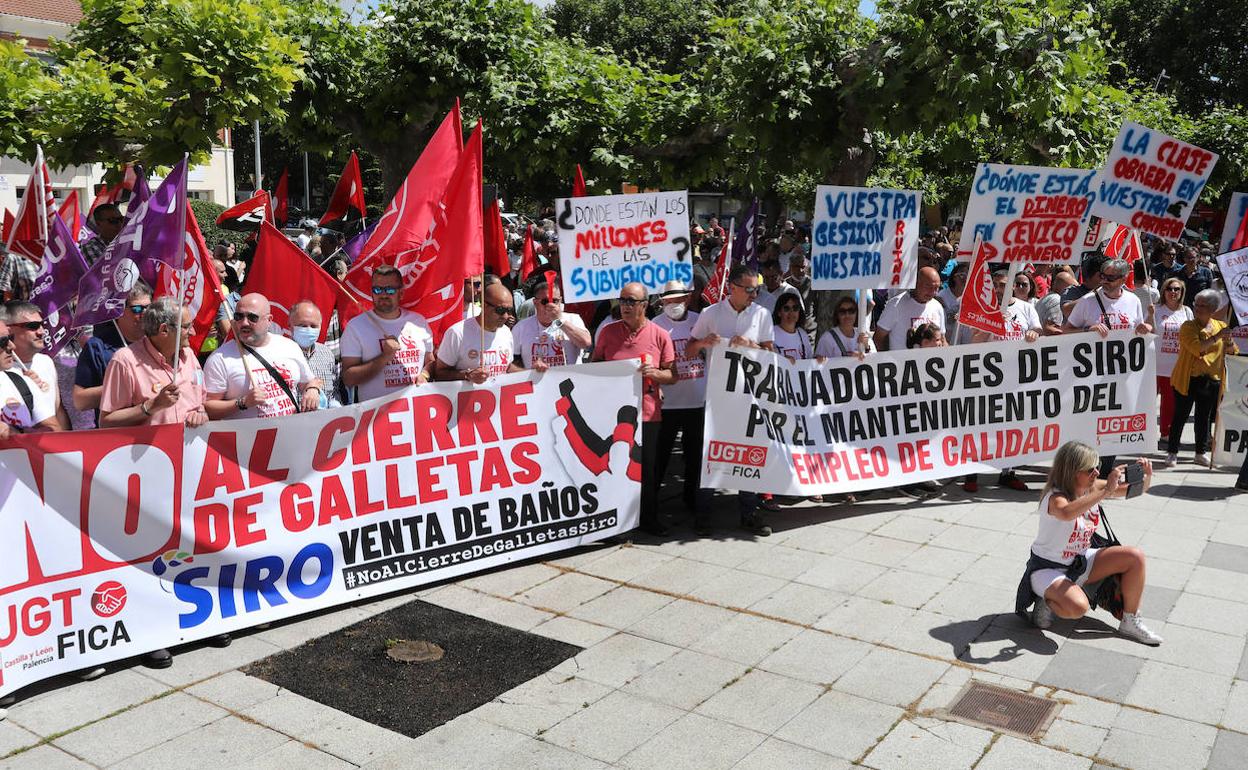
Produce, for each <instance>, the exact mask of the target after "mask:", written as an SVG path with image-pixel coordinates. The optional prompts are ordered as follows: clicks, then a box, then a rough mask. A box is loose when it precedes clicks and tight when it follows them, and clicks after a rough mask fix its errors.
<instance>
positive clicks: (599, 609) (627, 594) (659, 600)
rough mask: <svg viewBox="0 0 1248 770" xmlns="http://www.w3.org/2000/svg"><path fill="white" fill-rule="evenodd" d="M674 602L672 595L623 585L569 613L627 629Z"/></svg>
mask: <svg viewBox="0 0 1248 770" xmlns="http://www.w3.org/2000/svg"><path fill="white" fill-rule="evenodd" d="M672 601H673V600H672V597H670V596H664V595H663V594H656V593H654V592H653V591H643V590H641V589H639V588H628V587H626V586H621V587H619V588H616V589H615V590H612V591H608V592H607V593H605V594H603V595H602V596H599V597H598V598H597V599H593V600H591V601H588V602H586V603H585V604H582V605H581V606H579V607H577V608H575V609H574V610H572V611H571V612H570V613H568V614H570V615H571V616H572V617H574V618H580V619H581V620H588V621H590V622H591V623H598V624H599V625H603V626H610V627H611V628H617V629H618V628H627V627H628V626H630V625H632V624H633V623H636V622H637V621H639V620H641V619H642V618H644V617H646V616H648V615H650V614H652V613H654V612H657V611H658V610H660V609H662V608H663V607H665V606H667V605H668V604H671V603H672Z"/></svg>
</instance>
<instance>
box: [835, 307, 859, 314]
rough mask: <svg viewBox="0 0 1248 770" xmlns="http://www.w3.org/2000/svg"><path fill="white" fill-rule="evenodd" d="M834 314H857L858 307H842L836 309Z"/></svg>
mask: <svg viewBox="0 0 1248 770" xmlns="http://www.w3.org/2000/svg"><path fill="white" fill-rule="evenodd" d="M836 314H837V315H858V308H856V307H843V308H841V309H839V310H837V311H836Z"/></svg>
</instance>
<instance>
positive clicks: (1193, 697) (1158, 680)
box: [1123, 660, 1231, 724]
mask: <svg viewBox="0 0 1248 770" xmlns="http://www.w3.org/2000/svg"><path fill="white" fill-rule="evenodd" d="M1230 691H1231V678H1230V677H1229V676H1218V675H1217V674H1207V673H1205V672H1204V671H1194V670H1192V669H1190V668H1184V667H1180V666H1172V665H1170V664H1169V663H1160V662H1158V661H1155V660H1148V661H1145V662H1144V666H1143V668H1141V669H1140V673H1139V676H1138V677H1136V680H1135V684H1134V686H1132V688H1131V691H1130V692H1128V693H1127V697H1126V698H1125V699H1124V700H1123V702H1124V703H1126V704H1129V705H1132V706H1139V707H1140V708H1145V709H1150V710H1152V711H1160V712H1161V713H1163V714H1169V715H1171V716H1176V717H1179V718H1180V719H1190V720H1192V721H1194V722H1205V723H1206V724H1217V722H1218V720H1219V719H1221V717H1222V714H1223V712H1224V711H1225V709H1226V704H1227V698H1228V697H1229V696H1230Z"/></svg>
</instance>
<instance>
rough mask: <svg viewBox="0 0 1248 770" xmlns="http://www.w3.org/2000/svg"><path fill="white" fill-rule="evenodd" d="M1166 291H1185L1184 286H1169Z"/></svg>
mask: <svg viewBox="0 0 1248 770" xmlns="http://www.w3.org/2000/svg"><path fill="white" fill-rule="evenodd" d="M1166 291H1183V287H1182V286H1167V287H1166Z"/></svg>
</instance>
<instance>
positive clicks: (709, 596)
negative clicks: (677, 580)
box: [689, 569, 789, 609]
mask: <svg viewBox="0 0 1248 770" xmlns="http://www.w3.org/2000/svg"><path fill="white" fill-rule="evenodd" d="M788 582H789V581H787V580H781V579H780V578H773V577H767V576H766V575H759V574H757V573H754V572H746V571H744V570H741V569H732V570H730V571H729V572H728V574H727V575H724V576H723V577H721V578H719V579H718V580H712V581H711V582H709V583H703V584H702V585H700V586H698V587H697V588H695V589H693V590H692V591H690V592H689V595H690V596H691V597H693V598H695V599H701V600H702V601H704V602H711V603H712V604H718V605H720V606H723V607H737V608H742V609H744V608H746V607H749V606H750V605H752V604H754V603H755V602H757V601H759V600H760V599H763V598H765V597H767V596H770V595H772V594H773V593H775V592H776V591H779V590H780V589H781V588H784V586H785V585H787V584H788Z"/></svg>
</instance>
